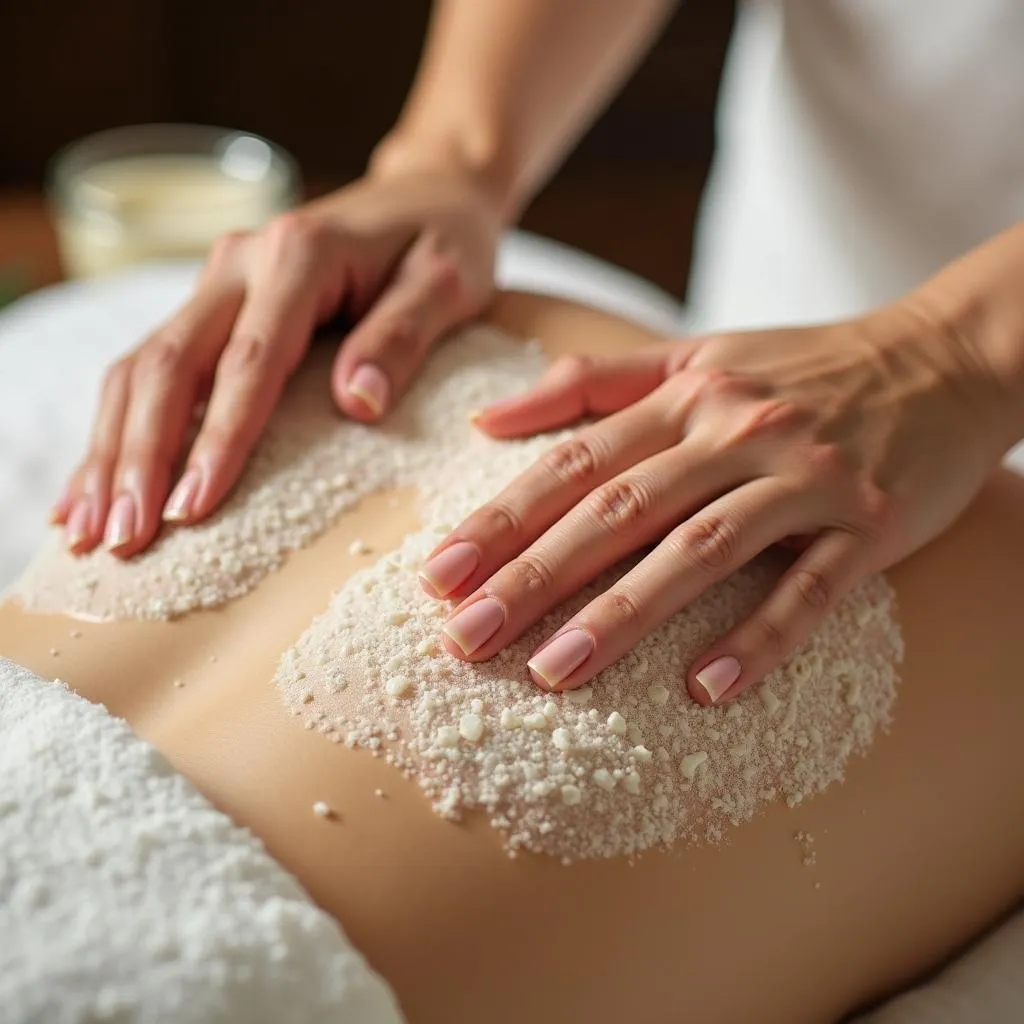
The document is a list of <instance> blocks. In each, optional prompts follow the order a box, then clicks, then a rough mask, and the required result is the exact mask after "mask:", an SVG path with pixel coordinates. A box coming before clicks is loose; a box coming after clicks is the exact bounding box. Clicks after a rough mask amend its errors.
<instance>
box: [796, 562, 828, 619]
mask: <svg viewBox="0 0 1024 1024" xmlns="http://www.w3.org/2000/svg"><path fill="white" fill-rule="evenodd" d="M793 584H794V586H795V587H796V590H797V593H798V594H799V595H800V600H801V601H802V602H803V603H804V605H806V606H807V607H808V608H811V609H813V610H814V611H824V610H825V609H826V608H828V606H829V603H830V602H831V600H832V586H831V584H830V583H829V581H828V580H827V579H826V578H825V576H824V574H823V573H820V572H818V571H817V570H815V569H798V570H796V571H795V572H794V573H793Z"/></svg>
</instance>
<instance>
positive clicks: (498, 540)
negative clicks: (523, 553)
mask: <svg viewBox="0 0 1024 1024" xmlns="http://www.w3.org/2000/svg"><path fill="white" fill-rule="evenodd" d="M472 525H473V532H474V534H476V533H479V534H480V535H481V536H483V537H486V538H487V540H488V543H490V544H498V545H504V544H506V543H514V542H516V541H518V540H519V538H521V537H522V536H523V522H522V520H521V519H520V518H519V516H518V514H517V513H515V512H514V511H513V510H512V509H511V507H510V506H508V505H506V504H505V503H504V502H501V501H492V502H489V503H488V504H486V505H482V506H481V507H480V508H479V509H477V511H476V512H475V513H474V514H473V523H472Z"/></svg>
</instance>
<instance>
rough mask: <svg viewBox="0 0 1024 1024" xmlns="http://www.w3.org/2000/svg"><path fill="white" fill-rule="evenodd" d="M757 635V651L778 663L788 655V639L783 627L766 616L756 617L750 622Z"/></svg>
mask: <svg viewBox="0 0 1024 1024" xmlns="http://www.w3.org/2000/svg"><path fill="white" fill-rule="evenodd" d="M750 624H751V626H752V628H753V631H754V634H755V640H754V642H755V650H757V651H758V652H759V654H761V655H762V656H763V655H767V659H766V660H771V661H778V660H779V659H781V658H782V657H783V655H784V654H785V653H786V637H785V634H784V633H783V631H782V629H781V627H779V626H778V625H777V624H776V623H775V622H774V621H773V620H772V619H770V618H769V617H768V616H766V615H756V616H755V617H754V618H753V619H751V622H750Z"/></svg>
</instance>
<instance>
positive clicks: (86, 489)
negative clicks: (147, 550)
mask: <svg viewBox="0 0 1024 1024" xmlns="http://www.w3.org/2000/svg"><path fill="white" fill-rule="evenodd" d="M132 358H133V357H132V356H127V357H125V358H124V359H121V360H119V361H118V362H117V363H115V364H114V365H113V366H111V367H110V369H109V370H107V373H106V375H105V376H104V378H103V386H102V388H101V390H100V401H99V407H98V409H97V412H96V418H95V420H94V421H93V427H92V433H91V435H90V437H89V447H88V450H87V452H86V455H85V458H84V459H83V460H82V462H81V464H80V465H79V467H78V469H77V470H76V471H75V473H74V475H73V476H72V479H71V483H70V485H69V487H68V491H67V494H68V515H67V520H66V522H65V526H64V536H65V540H66V543H67V545H68V548H69V549H70V550H71V551H73V552H74V553H75V554H84V553H85V552H87V551H91V550H92V549H93V548H95V547H96V545H97V544H98V543H99V542H100V540H101V539H102V537H103V526H104V523H105V522H106V518H107V510H108V508H109V507H110V485H111V481H112V479H113V475H114V466H115V464H116V462H117V453H118V450H119V449H120V447H121V430H122V427H123V424H124V416H125V410H126V409H127V407H128V391H129V383H130V379H131V372H132Z"/></svg>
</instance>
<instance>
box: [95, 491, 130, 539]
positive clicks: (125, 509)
mask: <svg viewBox="0 0 1024 1024" xmlns="http://www.w3.org/2000/svg"><path fill="white" fill-rule="evenodd" d="M134 533H135V499H134V498H132V496H131V495H130V494H122V495H121V496H120V497H119V498H118V499H117V501H115V502H114V504H113V505H112V506H111V508H110V516H109V517H108V519H107V532H106V533H105V534H104V536H103V543H104V544H106V546H107V547H108V548H120V547H123V546H124V545H125V544H127V543H128V542H129V541H130V540H131V539H132V536H133V535H134Z"/></svg>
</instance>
